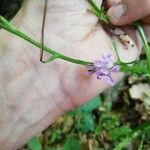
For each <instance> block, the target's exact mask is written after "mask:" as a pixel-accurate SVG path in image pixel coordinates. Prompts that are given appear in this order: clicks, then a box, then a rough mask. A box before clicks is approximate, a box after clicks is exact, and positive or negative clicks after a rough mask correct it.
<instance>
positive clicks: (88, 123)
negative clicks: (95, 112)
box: [77, 113, 95, 133]
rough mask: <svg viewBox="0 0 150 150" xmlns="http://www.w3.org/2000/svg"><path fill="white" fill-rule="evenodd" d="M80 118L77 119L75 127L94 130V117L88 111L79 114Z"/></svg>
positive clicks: (82, 129)
mask: <svg viewBox="0 0 150 150" xmlns="http://www.w3.org/2000/svg"><path fill="white" fill-rule="evenodd" d="M80 117H81V118H80V119H79V120H78V123H77V128H78V129H79V130H80V131H82V132H85V133H87V132H89V131H91V132H94V129H95V126H94V119H93V116H92V114H89V113H82V115H81V116H80Z"/></svg>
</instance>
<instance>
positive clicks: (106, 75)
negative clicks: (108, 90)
mask: <svg viewBox="0 0 150 150" xmlns="http://www.w3.org/2000/svg"><path fill="white" fill-rule="evenodd" d="M114 62H115V61H114V59H113V56H112V55H111V54H107V55H104V54H103V55H102V57H101V58H100V59H99V60H95V61H94V63H93V64H92V65H89V66H87V70H88V72H87V74H88V75H92V74H93V73H96V76H97V79H99V80H101V79H104V80H106V81H107V82H108V83H109V84H110V85H114V84H115V81H114V79H113V77H112V74H113V73H116V72H118V71H119V70H120V68H119V66H117V65H114Z"/></svg>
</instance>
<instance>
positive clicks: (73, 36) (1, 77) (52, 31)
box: [0, 0, 139, 150]
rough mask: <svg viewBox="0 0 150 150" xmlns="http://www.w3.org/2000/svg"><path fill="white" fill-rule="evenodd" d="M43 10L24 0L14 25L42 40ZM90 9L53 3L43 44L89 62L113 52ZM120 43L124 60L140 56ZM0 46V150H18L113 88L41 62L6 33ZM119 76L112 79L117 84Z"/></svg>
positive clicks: (38, 1)
mask: <svg viewBox="0 0 150 150" xmlns="http://www.w3.org/2000/svg"><path fill="white" fill-rule="evenodd" d="M100 3H101V1H97V4H98V5H100ZM43 6H44V2H43V0H30V1H29V0H26V1H25V3H24V5H23V7H22V9H21V10H20V12H19V13H18V14H17V15H16V16H15V18H14V19H13V23H14V24H15V25H16V26H18V27H19V28H20V29H22V30H23V31H25V32H27V33H29V34H30V35H31V36H32V37H34V38H37V39H40V31H41V24H42V23H41V22H42V12H43ZM88 8H90V6H89V4H88V3H87V1H86V0H51V1H49V3H48V14H47V19H46V29H45V45H47V46H48V47H50V48H52V49H55V50H57V51H59V52H61V53H63V54H66V55H69V56H72V57H74V58H78V59H83V60H87V61H94V60H95V59H97V58H99V57H100V56H101V55H102V54H104V53H109V52H112V42H111V38H110V37H109V36H108V35H107V34H106V33H105V31H104V30H103V28H102V26H101V25H100V24H98V18H96V17H95V16H94V15H92V14H90V13H89V12H88V11H87V9H88ZM116 43H117V45H118V48H119V55H120V58H121V59H122V60H124V61H132V60H134V59H136V58H137V57H138V55H139V52H138V49H137V47H134V48H131V49H129V50H124V49H123V46H122V44H121V43H120V42H119V41H118V39H117V38H116ZM0 44H1V47H0V58H1V59H0V149H1V150H3V149H4V150H5V149H7V150H9V149H15V148H17V147H18V146H19V145H21V144H23V143H24V142H25V141H26V140H28V139H29V138H30V137H31V136H33V135H35V134H37V133H38V132H41V131H42V130H44V129H45V128H46V127H47V126H48V125H50V124H51V123H52V122H53V121H54V120H55V119H56V118H58V117H59V116H60V115H61V114H63V113H64V112H66V111H68V110H70V109H72V108H74V107H76V106H79V105H81V104H83V103H85V102H87V101H88V100H90V99H91V98H92V97H94V96H95V95H96V94H98V93H99V92H102V91H104V90H105V89H106V88H108V87H109V85H108V84H107V82H105V81H103V80H100V81H99V80H96V78H95V76H91V77H87V76H86V75H85V72H86V69H85V67H84V66H80V65H75V64H71V63H68V62H65V61H62V60H56V61H54V62H51V63H49V64H42V63H40V61H39V50H38V49H37V48H36V47H34V46H32V45H30V44H28V43H26V42H25V41H23V40H21V39H19V38H17V37H15V36H14V35H11V34H10V33H7V32H6V31H2V30H1V31H0ZM47 55H48V54H46V57H47ZM121 77H122V74H121V73H118V74H116V75H114V78H115V79H116V81H117V80H119V79H120V78H121ZM6 129H7V130H6ZM8 142H9V143H8Z"/></svg>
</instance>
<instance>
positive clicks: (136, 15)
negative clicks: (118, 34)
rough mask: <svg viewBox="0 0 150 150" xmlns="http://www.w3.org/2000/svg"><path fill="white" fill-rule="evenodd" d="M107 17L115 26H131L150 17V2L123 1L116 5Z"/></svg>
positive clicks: (149, 0) (144, 0) (137, 0)
mask: <svg viewBox="0 0 150 150" xmlns="http://www.w3.org/2000/svg"><path fill="white" fill-rule="evenodd" d="M110 3H111V2H110ZM107 15H108V18H109V20H110V22H111V23H112V24H114V25H125V24H130V23H132V22H134V21H137V20H141V19H143V18H145V17H147V16H149V15H150V0H142V1H141V0H122V1H121V2H119V3H116V4H114V5H113V6H112V7H111V8H110V9H109V10H108V12H107Z"/></svg>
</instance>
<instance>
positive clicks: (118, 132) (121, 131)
mask: <svg viewBox="0 0 150 150" xmlns="http://www.w3.org/2000/svg"><path fill="white" fill-rule="evenodd" d="M131 133H132V130H131V128H129V127H128V126H127V125H124V126H122V127H119V128H115V129H113V130H110V131H109V134H110V137H111V139H112V140H119V139H121V138H123V137H126V136H127V135H128V134H131Z"/></svg>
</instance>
